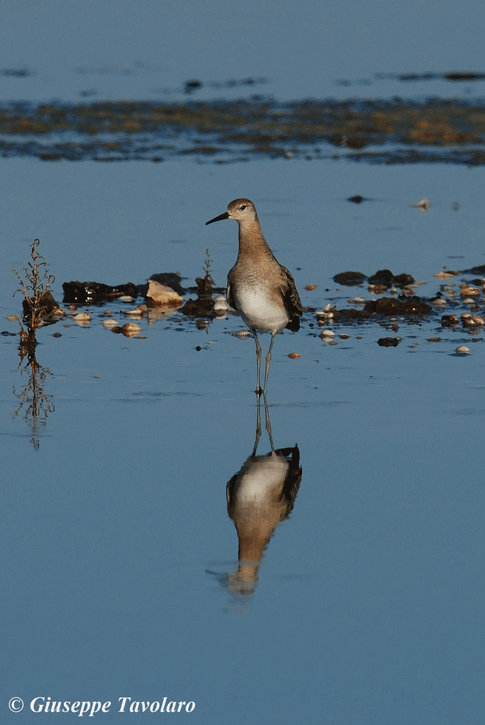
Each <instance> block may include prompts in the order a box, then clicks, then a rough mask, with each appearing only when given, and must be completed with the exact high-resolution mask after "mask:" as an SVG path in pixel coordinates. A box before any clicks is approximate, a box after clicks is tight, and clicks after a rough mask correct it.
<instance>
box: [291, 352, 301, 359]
mask: <svg viewBox="0 0 485 725" xmlns="http://www.w3.org/2000/svg"><path fill="white" fill-rule="evenodd" d="M288 357H291V359H292V360H296V359H297V358H299V357H301V355H300V353H298V352H290V354H289V355H288Z"/></svg>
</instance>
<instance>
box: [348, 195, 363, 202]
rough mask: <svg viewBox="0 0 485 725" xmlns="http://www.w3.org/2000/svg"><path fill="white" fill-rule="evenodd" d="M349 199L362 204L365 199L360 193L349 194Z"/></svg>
mask: <svg viewBox="0 0 485 725" xmlns="http://www.w3.org/2000/svg"><path fill="white" fill-rule="evenodd" d="M347 201H351V202H352V204H362V202H363V201H364V197H363V196H361V195H360V194H355V196H349V198H348V199H347Z"/></svg>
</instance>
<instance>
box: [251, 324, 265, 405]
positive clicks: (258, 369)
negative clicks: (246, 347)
mask: <svg viewBox="0 0 485 725" xmlns="http://www.w3.org/2000/svg"><path fill="white" fill-rule="evenodd" d="M253 332H254V342H255V343H256V395H257V396H258V398H259V396H260V395H261V393H262V392H263V391H262V389H261V385H260V379H261V345H260V343H259V340H258V335H257V334H256V330H254V331H253Z"/></svg>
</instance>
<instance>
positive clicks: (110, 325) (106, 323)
mask: <svg viewBox="0 0 485 725" xmlns="http://www.w3.org/2000/svg"><path fill="white" fill-rule="evenodd" d="M102 325H103V327H106V329H107V330H111V329H112V328H113V327H117V326H118V320H115V319H113V318H112V317H108V319H107V320H103V322H102Z"/></svg>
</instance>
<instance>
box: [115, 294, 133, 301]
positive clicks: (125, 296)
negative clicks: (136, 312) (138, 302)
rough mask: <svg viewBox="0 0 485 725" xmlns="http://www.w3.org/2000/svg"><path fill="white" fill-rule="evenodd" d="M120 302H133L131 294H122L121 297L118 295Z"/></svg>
mask: <svg viewBox="0 0 485 725" xmlns="http://www.w3.org/2000/svg"><path fill="white" fill-rule="evenodd" d="M118 299H119V301H120V302H133V297H132V296H131V295H122V296H121V297H118Z"/></svg>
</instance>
